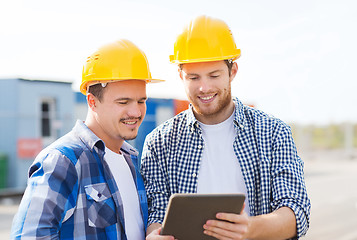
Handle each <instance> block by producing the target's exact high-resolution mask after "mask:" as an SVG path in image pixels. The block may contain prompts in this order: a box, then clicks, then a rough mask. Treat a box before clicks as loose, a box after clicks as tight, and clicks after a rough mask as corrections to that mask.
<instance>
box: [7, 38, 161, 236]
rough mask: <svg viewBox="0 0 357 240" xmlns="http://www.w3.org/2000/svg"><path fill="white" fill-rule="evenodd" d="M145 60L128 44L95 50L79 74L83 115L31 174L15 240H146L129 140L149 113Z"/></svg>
mask: <svg viewBox="0 0 357 240" xmlns="http://www.w3.org/2000/svg"><path fill="white" fill-rule="evenodd" d="M158 81H161V80H155V79H152V77H151V73H150V70H149V65H148V61H147V58H146V56H145V54H144V52H142V51H141V50H140V49H139V48H138V47H137V46H135V45H134V44H133V43H132V42H130V41H128V40H125V39H123V40H119V41H116V42H114V43H111V44H107V45H105V46H103V47H101V48H99V49H98V50H97V51H96V52H95V53H93V54H92V55H91V56H90V57H88V59H87V61H86V63H85V64H84V68H83V75H82V84H81V86H80V91H81V92H82V93H83V94H84V95H86V97H87V103H88V114H87V118H86V120H85V122H82V121H79V120H78V121H77V123H76V125H75V126H74V128H73V130H72V131H71V132H69V133H68V134H67V135H65V136H64V137H62V138H60V139H58V140H57V141H56V142H54V143H53V144H52V145H50V146H49V147H47V148H46V149H44V150H43V151H42V152H41V153H40V154H39V155H38V156H37V158H36V159H35V161H34V163H33V164H32V166H31V167H30V170H29V180H28V187H27V189H26V192H25V194H24V196H23V199H22V201H21V204H20V207H19V211H18V213H17V215H16V217H15V218H14V222H13V226H12V238H13V239H22V238H24V239H45V238H46V239H49V238H51V239H101V240H102V239H145V230H146V224H147V198H146V194H145V189H144V184H143V180H142V177H141V175H140V173H139V170H138V165H139V164H138V157H137V156H138V152H137V150H135V149H134V148H133V147H132V146H130V145H129V144H128V143H127V142H126V141H125V140H130V139H134V138H135V137H136V135H137V132H138V128H139V126H140V124H141V123H142V121H143V119H144V116H145V112H146V102H145V101H146V99H147V96H146V83H148V82H158Z"/></svg>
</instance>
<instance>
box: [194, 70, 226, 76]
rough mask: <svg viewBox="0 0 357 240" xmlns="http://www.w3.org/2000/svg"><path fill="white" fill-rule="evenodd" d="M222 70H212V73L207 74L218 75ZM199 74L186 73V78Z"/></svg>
mask: <svg viewBox="0 0 357 240" xmlns="http://www.w3.org/2000/svg"><path fill="white" fill-rule="evenodd" d="M222 71H223V70H221V69H217V70H214V71H212V72H209V73H208V75H209V74H214V73H218V72H222ZM198 75H199V74H198V73H187V76H198Z"/></svg>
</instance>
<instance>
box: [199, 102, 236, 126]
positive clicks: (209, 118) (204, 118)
mask: <svg viewBox="0 0 357 240" xmlns="http://www.w3.org/2000/svg"><path fill="white" fill-rule="evenodd" d="M233 112H234V103H233V101H230V102H229V104H228V105H226V106H225V107H224V108H222V109H220V110H219V111H218V112H215V113H213V114H200V113H198V112H197V111H196V110H195V109H194V108H193V114H194V115H195V117H196V119H197V120H198V121H200V122H201V123H203V124H207V125H214V124H218V123H221V122H224V121H225V120H227V119H228V118H229V117H230V116H231V115H232V113H233Z"/></svg>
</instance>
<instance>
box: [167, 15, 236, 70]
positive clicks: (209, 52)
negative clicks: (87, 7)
mask: <svg viewBox="0 0 357 240" xmlns="http://www.w3.org/2000/svg"><path fill="white" fill-rule="evenodd" d="M239 57H240V49H237V46H236V44H235V42H234V38H233V35H232V32H231V30H230V29H229V27H228V25H227V24H226V23H225V22H223V21H222V20H219V19H215V18H211V17H207V16H199V17H197V18H195V19H193V20H192V21H191V22H190V24H189V25H187V26H186V27H185V28H184V30H183V32H182V33H181V34H180V35H179V36H178V37H177V39H176V42H175V47H174V54H173V55H170V62H171V63H178V64H182V63H192V62H209V61H218V60H225V59H232V60H236V59H238V58H239Z"/></svg>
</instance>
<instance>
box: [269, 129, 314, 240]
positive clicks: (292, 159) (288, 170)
mask: <svg viewBox="0 0 357 240" xmlns="http://www.w3.org/2000/svg"><path fill="white" fill-rule="evenodd" d="M279 128H280V129H278V130H279V131H277V132H278V134H277V135H276V136H275V138H274V139H275V141H274V144H273V156H272V171H273V172H272V197H273V201H272V202H271V207H272V209H273V210H276V209H278V208H280V207H284V206H285V207H289V208H290V209H291V210H293V212H294V213H295V217H296V227H297V237H298V238H299V237H301V236H303V235H305V234H306V232H307V230H308V228H309V218H310V208H311V204H310V200H309V198H308V195H307V191H306V186H305V180H304V170H303V169H304V163H303V161H302V160H301V159H300V157H299V156H298V155H297V150H296V146H295V143H294V140H293V138H292V134H291V131H290V128H289V127H287V126H286V125H284V124H283V125H280V126H279Z"/></svg>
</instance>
